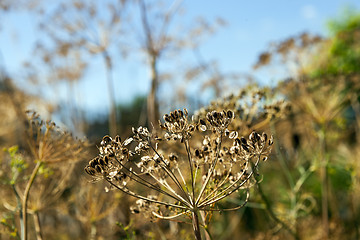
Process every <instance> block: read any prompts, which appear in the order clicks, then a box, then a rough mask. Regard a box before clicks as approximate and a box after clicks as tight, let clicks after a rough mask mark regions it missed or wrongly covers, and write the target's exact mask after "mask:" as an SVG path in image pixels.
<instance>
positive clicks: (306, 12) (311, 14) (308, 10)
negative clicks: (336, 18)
mask: <svg viewBox="0 0 360 240" xmlns="http://www.w3.org/2000/svg"><path fill="white" fill-rule="evenodd" d="M301 16H302V17H303V18H305V19H307V20H311V19H314V18H316V17H317V11H316V9H315V7H314V5H305V6H303V7H302V8H301Z"/></svg>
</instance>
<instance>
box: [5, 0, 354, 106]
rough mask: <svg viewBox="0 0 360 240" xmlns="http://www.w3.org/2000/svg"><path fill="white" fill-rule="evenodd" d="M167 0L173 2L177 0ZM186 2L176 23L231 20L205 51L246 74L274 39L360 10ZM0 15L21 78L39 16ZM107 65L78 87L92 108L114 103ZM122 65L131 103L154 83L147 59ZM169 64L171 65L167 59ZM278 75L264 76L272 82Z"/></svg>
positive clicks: (8, 57)
mask: <svg viewBox="0 0 360 240" xmlns="http://www.w3.org/2000/svg"><path fill="white" fill-rule="evenodd" d="M166 3H167V4H169V7H170V6H171V4H172V3H173V1H166ZM181 4H182V7H183V8H184V9H185V13H184V15H182V16H181V17H178V18H177V19H176V22H175V23H174V24H173V25H174V26H176V25H177V24H182V22H186V23H189V22H190V24H191V21H192V19H194V18H195V17H196V16H202V17H204V18H206V19H209V20H211V19H214V18H216V17H221V18H222V19H224V20H225V21H226V23H227V25H226V26H225V27H222V28H220V29H219V30H218V31H217V33H216V34H215V35H214V36H211V37H209V38H207V39H206V40H205V41H204V42H203V44H202V45H201V47H200V51H201V54H202V55H203V58H204V59H205V60H217V62H218V64H219V67H220V68H221V70H222V71H223V72H241V73H251V72H252V69H251V66H252V65H253V64H254V63H255V62H256V60H257V57H258V55H259V54H260V53H261V52H262V51H264V50H266V48H267V46H268V45H269V43H271V42H274V41H278V40H282V39H284V38H287V37H289V36H294V35H298V34H300V33H302V32H305V31H306V32H310V33H317V34H321V35H325V36H326V34H327V30H326V22H327V21H328V20H329V19H331V18H334V17H337V16H339V15H340V14H341V9H343V8H345V7H346V6H349V7H351V8H355V9H360V1H357V0H349V1H341V0H331V1H329V0H327V1H326V0H317V1H315V0H313V1H310V0H307V1H305V0H301V1H300V0H298V1H285V0H271V1H270V0H254V1H244V0H228V1H215V0H212V1H209V0H198V1H190V0H184V1H182V3H181ZM0 19H1V29H0V53H1V55H0V65H1V67H2V68H3V69H5V71H6V72H7V73H8V74H9V75H10V76H12V77H13V78H15V79H16V78H21V67H22V62H23V61H26V60H29V59H30V60H31V58H32V48H33V46H34V44H35V41H36V38H37V37H38V36H39V33H38V31H37V30H36V24H37V19H36V17H34V15H32V14H28V13H27V12H25V11H14V12H11V13H6V14H3V15H2V16H1V17H0ZM188 58H191V55H189V56H188ZM101 64H102V63H100V62H99V60H96V59H94V64H93V65H92V67H91V69H89V70H88V71H87V72H86V75H85V76H84V79H82V80H81V82H80V83H79V85H78V86H77V87H76V89H77V90H79V94H78V99H77V100H76V101H77V103H78V104H79V105H80V106H81V107H82V108H85V109H88V110H89V112H104V110H105V111H106V109H107V108H108V96H107V94H106V93H107V89H106V85H105V84H98V83H99V81H102V80H103V79H104V73H103V67H102V65H101ZM120 65H121V69H119V70H118V71H115V72H114V75H113V77H114V80H115V81H116V83H115V91H116V92H117V94H116V98H117V101H118V102H119V103H127V102H130V101H131V99H132V98H133V97H134V96H136V95H141V94H146V93H147V91H148V89H149V87H150V82H149V72H148V69H147V67H146V66H145V65H144V64H143V59H141V58H136V57H133V58H130V59H128V60H127V61H124V60H120ZM164 66H165V68H166V64H165V65H164ZM272 77H273V76H272ZM272 77H271V76H269V77H268V78H267V79H263V81H265V82H266V81H269V83H271V81H272V79H271V78H272ZM265 78H266V76H265ZM119 79H121V81H120V80H119ZM30 90H31V89H30ZM37 90H38V89H33V90H32V91H33V92H38V91H37ZM80 90H81V91H80ZM65 91H66V89H65V88H63V87H61V86H59V87H58V88H57V90H56V91H55V92H56V94H54V91H53V90H51V91H47V90H44V89H42V91H41V92H42V94H44V95H47V96H46V97H47V98H48V99H50V100H53V101H58V100H59V99H62V98H65V97H66V94H65V93H64V92H65Z"/></svg>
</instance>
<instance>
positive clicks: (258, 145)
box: [85, 109, 273, 239]
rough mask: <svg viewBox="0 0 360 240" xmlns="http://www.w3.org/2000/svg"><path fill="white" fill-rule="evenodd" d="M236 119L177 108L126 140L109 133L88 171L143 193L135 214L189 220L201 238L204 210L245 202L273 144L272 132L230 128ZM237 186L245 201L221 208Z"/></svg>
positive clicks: (226, 114) (227, 112)
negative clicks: (200, 115)
mask: <svg viewBox="0 0 360 240" xmlns="http://www.w3.org/2000/svg"><path fill="white" fill-rule="evenodd" d="M234 118H235V114H234V112H233V111H231V110H223V111H210V112H208V113H207V114H206V116H205V117H204V118H201V119H197V120H194V118H191V119H190V118H189V116H188V111H187V110H186V109H184V110H175V111H173V112H170V113H169V114H165V115H164V116H163V121H160V122H159V124H160V129H161V130H160V131H157V132H151V131H150V130H149V129H147V128H146V127H138V128H133V130H132V132H133V135H132V136H131V137H129V138H127V139H126V140H124V141H122V140H121V138H120V137H119V136H116V137H115V138H111V137H110V136H105V137H104V138H103V140H102V141H101V143H100V147H99V155H98V156H97V157H95V158H94V159H92V160H91V161H90V162H89V164H88V165H87V166H86V167H85V171H86V173H87V174H89V175H90V176H92V177H93V178H94V179H96V180H100V179H102V180H105V181H107V182H108V183H109V184H110V186H111V188H112V189H118V190H120V191H122V192H124V193H126V194H129V195H131V196H133V197H135V198H137V199H138V200H137V201H136V205H135V206H133V207H132V208H131V211H132V212H133V213H135V214H141V213H142V214H145V215H147V216H149V217H150V218H160V219H174V218H178V217H183V218H185V219H189V220H190V221H191V222H192V226H193V230H194V234H195V238H196V239H201V230H200V226H202V225H204V224H205V223H204V219H199V216H201V214H199V213H200V212H209V211H225V210H236V209H239V208H241V207H243V206H244V205H245V204H246V202H247V201H248V199H249V189H250V188H251V187H252V186H253V185H254V183H255V180H254V178H253V175H254V173H256V172H257V167H258V165H259V163H260V162H263V161H265V160H266V159H267V158H268V155H269V154H270V151H271V147H272V144H273V140H272V137H271V136H270V137H269V136H267V134H266V133H262V134H259V133H257V132H252V133H251V134H250V135H249V136H247V137H240V136H239V134H238V132H237V131H232V130H230V129H228V128H229V125H230V124H231V122H232V121H233V120H234ZM237 191H240V193H241V194H242V195H243V197H244V203H243V204H241V205H240V206H235V207H233V208H231V209H219V208H218V207H217V203H218V202H219V201H221V200H223V199H225V198H226V197H228V196H230V195H231V194H233V193H234V192H237Z"/></svg>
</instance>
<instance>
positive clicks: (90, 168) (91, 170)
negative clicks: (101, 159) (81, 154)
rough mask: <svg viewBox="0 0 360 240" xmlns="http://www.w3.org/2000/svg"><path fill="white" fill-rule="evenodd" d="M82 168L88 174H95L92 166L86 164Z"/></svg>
mask: <svg viewBox="0 0 360 240" xmlns="http://www.w3.org/2000/svg"><path fill="white" fill-rule="evenodd" d="M84 170H85V172H86V173H87V174H89V175H90V176H94V175H95V173H96V172H95V169H94V168H92V167H90V166H86V167H85V168H84Z"/></svg>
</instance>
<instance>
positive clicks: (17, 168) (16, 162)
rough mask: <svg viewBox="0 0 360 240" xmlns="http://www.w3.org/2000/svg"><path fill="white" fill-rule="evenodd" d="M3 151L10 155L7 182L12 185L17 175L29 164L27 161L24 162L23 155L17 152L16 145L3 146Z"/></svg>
mask: <svg viewBox="0 0 360 240" xmlns="http://www.w3.org/2000/svg"><path fill="white" fill-rule="evenodd" d="M4 151H5V152H7V153H8V154H9V156H10V167H11V180H10V181H9V183H10V184H11V185H14V184H15V183H16V181H17V179H18V177H19V174H20V173H21V172H23V171H24V170H26V169H27V168H28V166H29V165H28V163H26V161H25V159H24V158H23V156H22V155H21V154H20V153H18V151H19V147H18V146H12V147H10V148H4Z"/></svg>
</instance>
